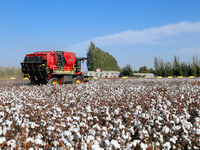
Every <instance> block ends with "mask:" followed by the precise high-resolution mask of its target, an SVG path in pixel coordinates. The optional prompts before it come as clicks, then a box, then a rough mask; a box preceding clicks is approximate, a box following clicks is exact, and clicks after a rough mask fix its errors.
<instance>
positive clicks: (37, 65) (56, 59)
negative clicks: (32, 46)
mask: <svg viewBox="0 0 200 150" xmlns="http://www.w3.org/2000/svg"><path fill="white" fill-rule="evenodd" d="M86 59H87V58H85V57H76V54H75V53H72V52H64V51H44V52H35V53H32V54H26V56H25V58H24V61H23V62H22V63H21V66H22V73H23V77H24V78H29V80H30V83H31V84H33V85H35V84H49V85H54V84H56V85H59V84H67V83H74V84H79V83H82V82H87V81H89V79H90V77H89V76H84V75H83V73H82V69H81V63H83V62H84V60H86Z"/></svg>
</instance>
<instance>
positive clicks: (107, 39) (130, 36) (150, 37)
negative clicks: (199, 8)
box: [67, 21, 200, 52]
mask: <svg viewBox="0 0 200 150" xmlns="http://www.w3.org/2000/svg"><path fill="white" fill-rule="evenodd" d="M192 33H200V22H187V21H186V22H180V23H177V24H168V25H164V26H161V27H154V28H148V29H144V30H127V31H123V32H119V33H115V34H109V35H105V36H100V37H94V38H93V39H91V40H88V41H84V42H82V43H78V44H75V45H71V46H69V47H68V48H67V49H73V50H75V51H76V52H80V51H82V50H83V51H84V52H85V50H86V49H87V48H88V47H89V44H90V41H93V42H94V43H95V44H96V45H98V46H108V45H117V44H138V43H146V44H148V43H149V44H152V43H156V42H157V41H158V40H161V39H163V38H169V37H173V36H176V35H181V34H192Z"/></svg>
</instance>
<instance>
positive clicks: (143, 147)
mask: <svg viewBox="0 0 200 150" xmlns="http://www.w3.org/2000/svg"><path fill="white" fill-rule="evenodd" d="M140 147H141V149H142V150H146V149H147V148H148V145H147V144H144V143H141V145H140Z"/></svg>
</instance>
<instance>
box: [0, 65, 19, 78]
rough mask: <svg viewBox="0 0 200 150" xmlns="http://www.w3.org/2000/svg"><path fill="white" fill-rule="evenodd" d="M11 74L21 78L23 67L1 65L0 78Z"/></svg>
mask: <svg viewBox="0 0 200 150" xmlns="http://www.w3.org/2000/svg"><path fill="white" fill-rule="evenodd" d="M11 76H12V77H16V78H21V77H22V72H21V68H16V67H3V66H0V78H7V77H11Z"/></svg>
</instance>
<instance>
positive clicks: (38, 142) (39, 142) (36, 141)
mask: <svg viewBox="0 0 200 150" xmlns="http://www.w3.org/2000/svg"><path fill="white" fill-rule="evenodd" d="M34 143H35V144H36V145H43V142H42V140H41V139H35V141H34Z"/></svg>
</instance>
